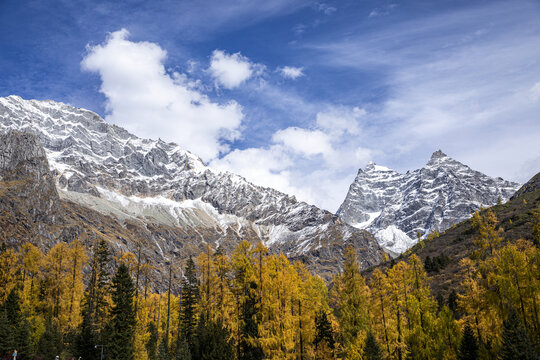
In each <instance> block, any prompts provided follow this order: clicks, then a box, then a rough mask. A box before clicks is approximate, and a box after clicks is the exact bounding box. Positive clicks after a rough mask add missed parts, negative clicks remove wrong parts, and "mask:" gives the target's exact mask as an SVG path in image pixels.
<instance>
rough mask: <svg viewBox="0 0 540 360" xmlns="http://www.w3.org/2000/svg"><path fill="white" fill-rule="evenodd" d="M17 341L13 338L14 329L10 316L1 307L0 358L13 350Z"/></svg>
mask: <svg viewBox="0 0 540 360" xmlns="http://www.w3.org/2000/svg"><path fill="white" fill-rule="evenodd" d="M14 348H15V341H14V339H13V330H12V329H11V325H10V324H9V321H8V317H7V315H6V311H5V309H4V307H3V306H2V307H0V358H2V356H4V355H5V354H7V353H8V352H9V351H13V349H14Z"/></svg>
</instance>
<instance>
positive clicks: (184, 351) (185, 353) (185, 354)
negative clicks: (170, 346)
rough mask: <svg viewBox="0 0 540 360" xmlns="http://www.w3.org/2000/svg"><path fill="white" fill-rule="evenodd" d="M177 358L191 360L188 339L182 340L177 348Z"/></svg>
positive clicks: (178, 359) (176, 359)
mask: <svg viewBox="0 0 540 360" xmlns="http://www.w3.org/2000/svg"><path fill="white" fill-rule="evenodd" d="M175 360H191V351H190V350H189V345H188V343H187V341H185V340H181V341H180V342H179V344H178V347H177V348H176V356H175Z"/></svg>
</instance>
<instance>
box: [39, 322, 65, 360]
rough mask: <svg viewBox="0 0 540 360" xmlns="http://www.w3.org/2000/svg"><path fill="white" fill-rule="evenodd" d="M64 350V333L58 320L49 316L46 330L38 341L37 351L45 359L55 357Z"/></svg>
mask: <svg viewBox="0 0 540 360" xmlns="http://www.w3.org/2000/svg"><path fill="white" fill-rule="evenodd" d="M62 350H63V342H62V333H61V332H60V330H59V329H58V325H57V324H56V321H55V320H54V319H53V318H52V317H51V316H48V317H47V320H46V321H45V332H44V333H43V335H41V338H40V339H39V341H38V350H37V353H38V355H40V356H41V357H43V358H45V359H54V358H55V356H57V355H60V353H61V352H62Z"/></svg>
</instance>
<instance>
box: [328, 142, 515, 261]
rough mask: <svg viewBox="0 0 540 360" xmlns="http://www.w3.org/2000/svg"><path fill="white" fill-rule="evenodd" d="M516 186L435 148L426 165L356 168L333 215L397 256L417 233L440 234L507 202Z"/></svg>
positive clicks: (414, 241)
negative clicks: (398, 169) (400, 168)
mask: <svg viewBox="0 0 540 360" xmlns="http://www.w3.org/2000/svg"><path fill="white" fill-rule="evenodd" d="M518 188H519V184H517V183H513V182H510V181H505V180H503V179H501V178H491V177H489V176H487V175H484V174H482V173H480V172H478V171H474V170H472V169H471V168H469V167H468V166H466V165H463V164H462V163H460V162H459V161H456V160H454V159H452V158H451V157H449V156H447V155H446V154H444V153H443V152H442V151H440V150H438V151H436V152H434V153H433V155H432V156H431V158H430V159H429V161H428V162H427V164H426V166H424V167H423V168H421V169H418V170H414V171H411V172H409V171H408V172H407V173H405V174H400V173H398V172H396V171H394V170H391V169H389V168H386V167H384V166H379V165H376V164H375V163H373V162H371V163H369V164H368V165H367V166H366V168H365V169H364V170H362V169H360V170H359V171H358V175H357V176H356V179H355V180H354V182H353V183H352V184H351V186H350V188H349V192H348V193H347V196H346V198H345V201H344V202H343V204H341V206H340V208H339V210H338V215H339V216H341V218H342V219H343V220H344V221H345V222H347V223H348V224H350V225H352V226H354V227H357V228H359V229H366V230H368V231H370V232H372V233H373V234H374V235H375V237H376V238H377V240H378V242H379V244H380V245H381V246H382V247H383V248H385V249H386V250H388V251H389V252H391V253H394V254H399V253H402V252H403V251H405V250H407V249H408V248H410V247H411V246H413V245H414V244H415V243H416V242H417V241H418V238H417V234H418V233H420V234H421V236H422V238H425V237H426V236H427V234H428V233H429V232H431V231H434V230H438V231H443V230H445V229H448V228H449V227H451V226H452V225H453V224H457V223H459V222H461V221H464V220H466V219H468V218H469V217H470V216H471V213H472V212H473V211H475V210H478V209H479V208H481V207H487V206H491V205H494V204H496V203H497V201H498V199H499V198H500V199H501V200H502V201H506V200H508V199H509V198H510V197H511V196H512V194H513V193H514V192H515V191H516V190H517V189H518Z"/></svg>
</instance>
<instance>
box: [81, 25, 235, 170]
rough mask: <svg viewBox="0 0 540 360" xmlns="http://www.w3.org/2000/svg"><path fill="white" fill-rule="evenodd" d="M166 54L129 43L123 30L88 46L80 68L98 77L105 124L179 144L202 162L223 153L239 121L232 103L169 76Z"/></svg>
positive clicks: (147, 44)
mask: <svg viewBox="0 0 540 360" xmlns="http://www.w3.org/2000/svg"><path fill="white" fill-rule="evenodd" d="M166 58H167V52H166V51H165V50H163V49H162V48H161V47H160V46H159V45H158V44H155V43H151V42H134V41H130V40H129V32H128V31H127V30H125V29H122V30H120V31H116V32H113V33H111V34H110V35H109V36H108V37H107V39H106V40H105V41H104V42H103V43H102V44H99V45H95V46H88V47H87V53H86V55H85V56H84V59H83V61H82V63H81V66H82V68H83V69H84V70H86V71H90V72H95V73H98V74H99V76H100V77H101V87H100V92H101V93H103V94H104V95H105V97H106V98H107V102H106V111H107V115H106V120H107V121H109V122H111V123H115V124H118V125H120V126H122V127H125V128H127V129H128V130H130V131H131V132H133V133H135V134H139V135H144V136H145V137H151V138H158V137H160V138H162V139H165V140H167V141H174V142H177V143H179V144H180V145H181V146H182V147H184V148H186V149H188V150H190V151H193V152H194V153H196V154H197V155H199V156H201V157H202V158H203V159H207V160H209V159H212V158H215V157H216V156H218V155H219V153H220V152H224V151H227V150H228V148H227V146H226V145H224V141H227V140H228V141H232V140H234V139H236V138H237V137H238V136H239V135H240V134H239V131H238V128H239V126H240V125H241V122H242V119H243V113H242V107H241V106H240V105H239V104H238V103H236V102H235V101H230V102H227V103H224V104H219V103H216V102H213V101H212V100H211V99H210V98H209V97H208V96H207V95H205V94H203V93H201V91H200V90H199V87H200V86H199V85H198V82H197V81H194V80H190V79H189V78H188V77H187V76H186V75H185V74H181V73H177V72H174V73H168V72H167V71H166V69H165V66H164V62H165V60H166Z"/></svg>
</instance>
